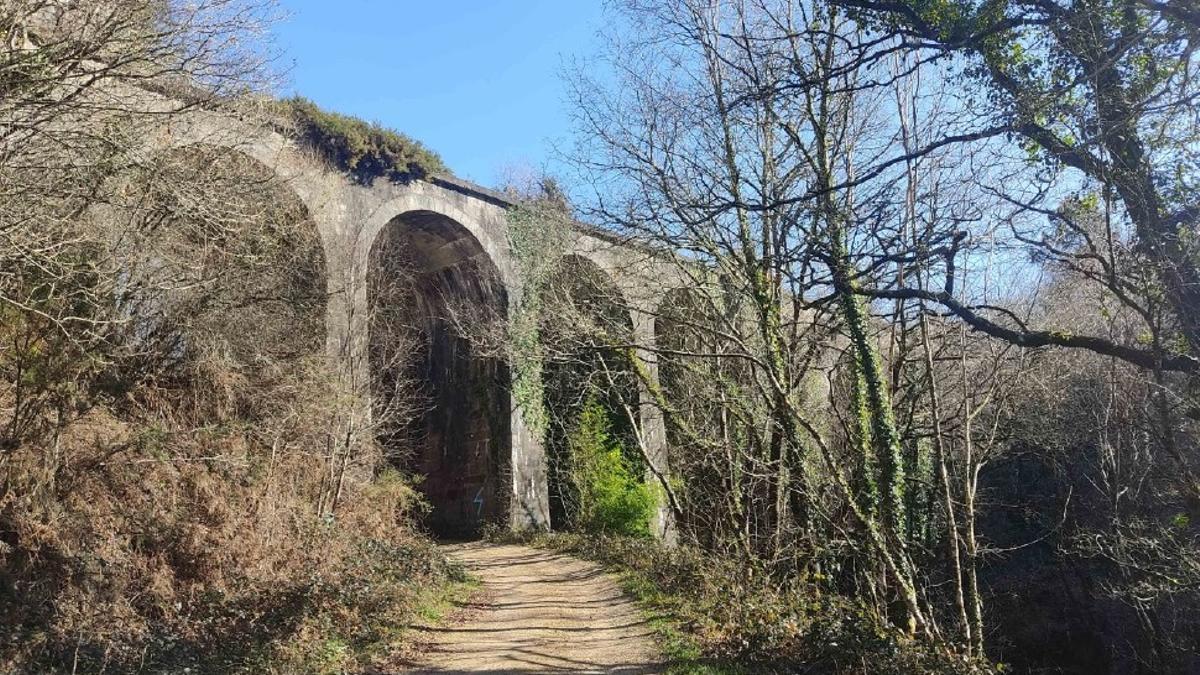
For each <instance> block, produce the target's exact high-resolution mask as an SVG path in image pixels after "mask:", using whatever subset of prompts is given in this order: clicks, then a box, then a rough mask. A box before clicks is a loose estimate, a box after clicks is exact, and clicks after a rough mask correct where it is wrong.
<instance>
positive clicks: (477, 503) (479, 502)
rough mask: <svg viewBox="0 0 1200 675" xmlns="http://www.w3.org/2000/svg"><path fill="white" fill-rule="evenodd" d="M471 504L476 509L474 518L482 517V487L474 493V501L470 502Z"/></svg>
mask: <svg viewBox="0 0 1200 675" xmlns="http://www.w3.org/2000/svg"><path fill="white" fill-rule="evenodd" d="M471 503H472V504H475V506H476V507H477V508H476V510H475V517H476V518H482V517H483V487H482V486H480V488H479V492H476V493H475V499H473V500H471Z"/></svg>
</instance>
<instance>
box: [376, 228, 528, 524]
mask: <svg viewBox="0 0 1200 675" xmlns="http://www.w3.org/2000/svg"><path fill="white" fill-rule="evenodd" d="M367 283H368V293H369V306H370V311H371V315H370V346H369V356H370V367H371V373H372V400H373V409H372V415H373V425H374V428H375V431H376V435H377V437H378V439H379V440H380V442H381V444H382V445H383V446H384V448H385V450H386V451H387V453H388V455H389V458H390V461H391V462H392V463H393V464H394V465H395V466H397V467H398V468H400V469H401V470H403V471H405V472H407V473H410V474H412V475H415V476H417V477H419V479H420V482H419V489H420V490H421V492H422V493H423V494H424V496H425V498H426V499H427V500H428V502H429V504H430V506H431V507H432V508H431V510H430V512H429V513H428V515H427V517H426V525H427V527H428V529H429V530H430V531H431V532H433V533H434V534H435V535H437V536H440V537H446V538H464V537H473V536H477V535H478V534H479V532H480V529H481V528H482V527H483V525H484V524H485V523H503V522H504V521H505V520H506V518H507V515H508V506H509V504H508V493H509V491H508V490H506V489H505V485H506V481H507V480H508V479H509V471H510V467H509V460H510V454H511V453H510V451H511V443H512V434H511V427H510V424H511V420H510V411H509V396H508V391H507V385H508V378H509V373H508V368H507V366H506V364H505V361H504V359H503V358H500V355H498V354H496V353H492V352H491V350H489V349H488V348H487V346H486V341H485V340H481V339H479V338H478V337H477V335H478V334H479V332H480V331H476V330H473V329H478V328H480V327H486V326H488V325H500V322H502V321H503V319H504V317H505V315H506V311H507V304H508V299H507V295H506V292H505V289H504V285H503V283H502V281H501V278H500V274H499V271H498V270H497V268H496V266H495V263H494V262H493V261H492V260H491V258H490V257H489V256H488V255H487V254H486V252H485V251H484V249H483V247H482V246H481V245H480V243H479V241H478V240H477V239H476V238H475V237H474V236H473V235H472V234H471V233H470V232H469V231H468V230H467V229H466V228H465V227H463V225H462V224H461V223H458V222H456V221H454V220H453V219H451V218H449V217H447V216H444V215H442V214H438V213H434V212H432V211H410V212H407V213H404V214H402V215H400V216H397V217H396V218H394V219H393V220H392V221H391V222H389V223H388V224H387V225H386V226H385V227H384V228H383V230H382V231H381V232H380V234H379V237H378V238H377V239H376V241H375V242H374V244H373V246H372V249H371V254H370V263H369V269H368V280H367ZM483 332H486V331H483Z"/></svg>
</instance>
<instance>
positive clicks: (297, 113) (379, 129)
mask: <svg viewBox="0 0 1200 675" xmlns="http://www.w3.org/2000/svg"><path fill="white" fill-rule="evenodd" d="M280 106H281V108H282V112H283V114H284V116H286V117H290V121H291V122H292V124H293V126H294V132H293V133H294V135H295V136H296V137H297V138H298V139H299V140H300V141H301V142H303V143H305V144H306V145H308V146H310V147H312V148H313V149H314V150H316V151H317V152H318V153H319V154H320V155H321V156H322V157H323V158H324V159H325V160H326V161H328V162H329V163H330V164H332V165H333V166H335V167H337V168H338V169H341V170H342V171H345V172H346V173H348V174H350V176H351V177H352V178H354V180H356V181H358V182H359V183H363V184H365V185H369V184H370V183H371V182H372V181H373V180H375V179H376V178H387V179H388V180H391V181H396V182H406V181H409V180H412V179H414V178H425V177H426V176H428V175H430V174H435V173H447V172H448V170H447V169H446V165H445V164H443V163H442V159H441V157H438V156H437V154H435V153H434V152H433V151H431V150H429V149H428V148H426V147H425V146H424V145H422V144H421V143H419V142H418V141H415V140H413V139H411V138H409V137H408V136H405V135H404V134H401V133H398V132H396V131H392V130H391V129H388V128H386V127H384V126H382V125H379V124H374V123H371V122H365V121H363V120H360V119H358V118H356V117H351V116H349V115H342V114H339V113H335V112H329V111H327V110H322V109H320V108H318V107H317V105H316V104H315V103H313V102H312V101H309V100H308V99H305V98H302V97H299V96H296V97H293V98H289V99H285V100H283V101H281V102H280Z"/></svg>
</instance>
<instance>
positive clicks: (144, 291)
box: [107, 144, 328, 377]
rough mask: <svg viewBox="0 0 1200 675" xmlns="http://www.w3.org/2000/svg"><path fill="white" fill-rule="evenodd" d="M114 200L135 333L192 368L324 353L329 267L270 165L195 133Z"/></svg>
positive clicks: (261, 370)
mask: <svg viewBox="0 0 1200 675" xmlns="http://www.w3.org/2000/svg"><path fill="white" fill-rule="evenodd" d="M119 195H120V196H121V197H122V198H123V199H125V200H127V201H125V202H117V203H114V204H113V205H112V211H111V212H110V214H109V215H110V216H111V218H110V219H109V220H108V223H107V224H108V225H109V226H110V227H112V228H113V231H112V233H111V234H110V238H111V239H112V241H113V242H114V251H115V254H116V259H117V261H118V262H117V264H118V266H119V272H118V273H117V277H118V278H119V279H120V281H119V283H118V286H117V288H118V292H117V293H116V294H115V295H116V298H117V301H118V303H119V304H120V305H121V306H122V307H124V308H126V309H125V311H127V312H129V314H130V315H131V316H136V317H138V321H135V322H130V323H129V325H130V330H131V331H132V333H133V335H132V336H130V339H133V340H136V341H138V342H139V343H140V344H141V349H143V350H145V351H157V352H158V353H164V354H171V355H173V356H174V357H175V359H176V360H177V362H178V364H179V365H181V366H185V367H189V368H188V369H189V370H191V371H195V370H196V369H195V368H194V367H190V366H194V362H195V361H196V360H197V359H208V360H209V361H211V360H213V359H219V360H221V361H223V362H224V363H225V367H227V368H228V370H229V371H230V372H236V373H241V374H242V375H262V376H263V377H267V373H269V372H271V371H277V370H279V369H281V368H282V369H286V368H289V367H291V364H295V363H298V362H299V361H300V360H303V359H305V358H308V357H314V356H317V355H319V354H321V353H322V351H323V348H324V344H325V337H326V324H325V315H326V300H327V295H328V289H327V271H326V260H325V252H324V248H323V246H322V241H321V237H320V234H319V232H318V230H317V227H316V224H315V223H314V222H313V220H312V217H311V215H310V214H309V212H308V209H307V207H306V205H305V204H304V202H303V201H302V200H301V199H300V197H299V195H297V194H296V192H295V191H294V190H293V189H292V188H291V186H289V185H288V184H287V183H286V182H285V181H284V180H283V179H281V178H280V177H279V175H278V174H277V173H275V172H274V171H273V170H272V169H271V168H270V167H269V166H267V165H265V164H263V163H262V162H260V161H259V160H257V159H255V158H253V157H251V156H250V155H248V154H246V153H244V152H242V151H240V150H237V149H232V148H225V147H218V146H212V145H206V144H192V145H187V146H183V147H177V148H172V149H169V150H166V151H163V152H161V153H158V154H157V155H155V156H154V157H153V158H152V159H151V160H150V161H149V162H148V163H147V164H146V165H144V166H141V167H139V168H138V170H137V171H135V172H134V173H133V175H130V176H128V177H127V182H126V183H125V185H124V188H123V189H122V190H120V191H119Z"/></svg>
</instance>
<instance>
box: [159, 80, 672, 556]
mask: <svg viewBox="0 0 1200 675" xmlns="http://www.w3.org/2000/svg"><path fill="white" fill-rule="evenodd" d="M163 105H170V103H169V101H167V100H165V99H164V101H163ZM166 118H167V119H170V120H171V121H170V122H169V123H168V125H167V126H164V127H162V128H160V129H159V130H158V131H157V133H154V134H151V135H150V137H149V138H147V139H146V145H145V150H144V151H145V153H147V156H149V155H150V154H152V153H156V152H162V151H165V150H169V149H179V148H186V147H189V146H196V145H208V146H216V147H221V148H229V149H232V150H235V151H238V152H240V153H242V154H244V155H246V156H248V157H250V158H252V159H253V160H255V161H257V162H258V163H260V164H262V165H263V166H265V167H266V168H267V169H269V170H270V171H271V172H272V173H273V174H274V175H275V176H277V177H278V178H279V179H280V181H281V183H282V184H283V185H284V186H285V187H286V189H287V190H290V191H291V192H293V193H294V194H295V196H296V197H297V198H298V199H299V200H300V201H301V202H302V203H303V205H304V206H305V207H306V209H307V212H308V215H309V218H310V219H311V221H312V223H313V224H314V225H315V227H316V229H317V230H318V231H319V233H320V237H321V241H322V246H323V249H324V257H325V266H326V269H325V276H326V279H328V286H329V287H328V300H327V305H326V308H327V309H326V326H327V339H326V346H327V349H328V352H329V354H330V355H331V356H332V357H334V358H335V359H337V361H338V363H339V368H340V369H342V371H343V373H344V374H345V376H346V377H348V378H349V379H350V380H351V381H353V382H356V383H357V384H358V385H359V386H361V385H363V384H364V383H366V382H369V380H370V378H371V377H372V374H371V368H372V367H373V364H372V363H371V357H370V354H369V353H368V352H369V351H370V350H369V345H370V336H369V332H370V322H369V321H368V319H367V317H368V316H369V314H370V302H371V298H369V297H368V284H367V283H366V280H367V278H368V275H370V274H372V273H377V271H373V270H372V269H371V266H372V264H373V263H372V258H373V256H372V252H373V248H374V247H376V246H377V245H378V243H379V242H380V241H381V239H383V238H384V237H390V238H393V239H394V240H396V241H399V242H400V246H401V247H402V248H403V249H405V251H406V253H407V257H408V258H409V259H410V260H411V261H412V262H413V263H415V265H416V267H417V270H418V272H417V273H418V274H419V275H420V276H422V277H423V278H425V279H427V280H428V281H429V283H430V284H431V285H432V286H437V287H440V288H441V289H442V290H443V291H444V290H445V289H447V288H449V289H451V290H452V291H453V290H455V289H457V290H462V289H468V291H467V294H468V295H470V292H469V289H472V288H474V289H478V288H479V286H480V285H481V283H483V282H482V281H481V280H480V279H479V278H478V277H479V276H480V274H481V273H483V272H486V273H488V274H490V275H493V278H495V279H498V281H499V284H500V286H501V287H502V288H501V292H500V293H499V294H498V298H499V302H500V303H501V304H502V305H503V306H501V307H499V308H498V309H500V310H501V312H507V311H508V309H509V307H511V306H512V305H513V304H514V303H515V302H516V301H517V299H519V298H520V297H521V295H522V292H523V280H522V279H521V278H520V276H519V274H518V272H517V265H516V264H515V261H514V258H513V253H512V251H511V248H510V239H509V218H508V216H507V211H508V209H510V208H511V207H512V206H513V204H512V203H511V202H510V201H509V199H507V198H506V197H505V196H503V195H501V194H498V193H495V192H492V191H489V190H487V189H484V188H482V187H479V186H476V185H472V184H470V183H467V182H465V181H462V180H459V179H456V178H453V177H449V176H437V177H430V178H429V179H427V180H414V181H411V182H408V183H396V182H390V181H388V180H386V179H378V180H376V181H374V182H373V183H372V184H370V185H364V184H361V183H358V182H356V181H354V180H352V179H350V178H349V177H347V176H345V175H344V174H342V173H341V172H338V171H336V170H334V169H331V168H329V167H328V166H326V165H325V163H323V162H321V161H319V160H318V159H316V158H315V157H314V156H313V155H312V153H311V152H309V151H307V150H306V149H304V148H301V147H298V146H297V145H296V144H295V143H294V142H292V141H291V140H289V139H288V138H286V137H285V136H283V135H281V134H279V133H277V132H275V131H274V130H271V129H267V128H264V127H262V126H260V125H258V124H252V123H248V122H245V121H241V120H239V119H236V118H235V117H234V116H233V115H230V114H225V113H219V112H211V111H199V110H197V111H193V112H190V113H188V114H186V115H170V116H166ZM567 239H568V242H567V244H566V246H565V247H564V250H563V251H562V255H563V256H564V258H566V257H567V256H574V258H573V262H576V261H578V262H581V263H582V264H584V265H587V266H588V267H591V268H593V270H594V271H596V272H598V273H599V274H601V275H603V277H606V278H607V280H608V281H609V282H610V283H611V284H612V285H613V286H614V287H615V288H616V289H617V290H618V291H619V292H620V294H621V296H622V300H623V303H624V305H625V307H626V308H627V310H628V312H629V314H630V316H629V321H630V323H631V325H632V327H633V333H634V336H635V338H636V340H637V342H638V343H639V344H642V345H652V344H653V342H654V339H655V322H654V317H655V316H656V314H657V310H658V306H659V303H660V302H661V301H662V297H661V289H662V281H661V280H662V278H663V277H664V275H674V274H675V272H674V270H673V269H668V267H669V266H667V265H664V264H662V263H661V262H657V263H656V262H655V261H654V259H653V257H652V256H651V255H649V254H648V253H647V252H646V251H645V250H644V249H640V248H639V247H637V246H631V245H626V244H624V243H622V242H620V241H618V240H617V239H616V238H614V237H613V236H611V235H609V234H606V233H604V232H602V231H600V230H596V229H592V228H589V227H588V226H584V225H578V226H577V227H576V228H575V229H574V230H573V231H572V233H571V234H570V235H569V236H568V237H567ZM649 279H657V280H658V282H657V283H648V280H649ZM656 289H657V290H656ZM436 301H437V298H436V297H433V295H431V296H430V297H426V298H424V299H421V298H413V302H414V303H416V302H423V303H424V304H429V303H435V302H436ZM431 316H433V315H432V314H431ZM437 323H438V321H437V319H436V317H434V318H431V328H430V330H434V331H445V330H447V328H446V327H445V326H438V325H436V324H437ZM440 351H441V352H442V353H440V354H428V355H426V359H427V363H426V364H425V370H426V377H427V378H428V379H429V384H430V385H432V388H433V389H434V401H435V403H434V406H433V408H434V409H433V410H432V411H431V412H430V413H429V414H428V415H427V416H428V418H429V419H427V420H426V421H425V424H426V427H427V429H426V436H427V437H428V439H429V441H428V442H427V443H426V444H425V446H424V447H423V449H422V450H421V451H420V452H421V454H422V456H421V457H420V458H418V459H417V460H416V461H417V465H418V466H417V468H418V472H419V473H423V474H424V475H425V476H426V478H425V481H424V483H423V488H422V489H423V491H424V492H425V494H426V496H427V498H428V499H429V501H430V502H431V504H432V506H433V516H432V523H433V524H434V528H435V529H439V528H440V529H442V530H443V531H445V532H447V533H452V534H462V533H467V532H473V531H477V530H478V528H479V526H480V525H481V524H482V523H484V522H489V521H490V522H497V523H503V524H507V525H508V526H510V527H512V528H514V529H527V528H546V527H548V526H549V524H550V507H549V488H548V471H547V457H546V452H545V449H544V447H543V441H542V439H541V438H539V437H538V435H537V434H535V433H534V432H533V431H532V430H531V429H530V428H529V426H528V425H527V423H526V421H525V419H524V418H523V416H522V412H521V410H519V409H518V408H517V406H516V405H515V403H514V401H513V400H512V397H511V395H510V390H509V388H508V384H509V383H508V382H506V381H504V380H505V379H506V378H507V377H509V374H508V372H507V369H506V368H505V369H501V370H502V372H494V373H490V374H488V375H487V376H486V377H474V378H472V376H471V368H469V367H466V368H464V367H463V366H464V363H465V362H467V361H469V360H470V359H473V358H478V357H477V356H476V355H474V354H472V353H471V350H470V348H469V347H467V346H464V345H461V344H455V343H453V341H451V343H450V344H449V346H447V347H445V348H443V349H441V350H440ZM647 356H648V355H647ZM645 361H646V364H647V367H648V370H649V371H650V374H651V376H657V375H656V367H655V364H654V360H653V359H652V358H647V359H646V360H645ZM472 379H473V380H474V381H472ZM368 386H369V385H368ZM641 396H642V397H643V398H644V397H645V396H646V393H645V392H644V391H643V392H642V393H641ZM643 402H644V401H643ZM489 407H490V408H491V409H490V410H489V409H488V408H489ZM639 411H640V412H639V415H640V417H641V419H640V434H641V436H642V438H643V440H644V443H645V444H646V445H647V446H648V448H649V450H650V452H649V453H648V454H649V456H650V457H651V458H652V461H653V464H655V469H656V470H657V471H659V472H662V473H663V475H665V472H666V469H667V467H666V456H667V453H666V447H665V443H666V434H665V429H664V425H663V421H662V419H661V417H660V416H659V415H658V414H657V412H656V409H655V408H654V407H653V406H650V405H641V406H640V407H639ZM655 528H656V530H657V533H658V535H659V536H662V537H665V538H672V537H673V527H672V525H671V523H670V518H669V515H668V512H667V511H666V509H665V507H663V508H662V510H661V511H660V514H659V517H658V518H657V519H656V523H655Z"/></svg>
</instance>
